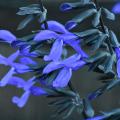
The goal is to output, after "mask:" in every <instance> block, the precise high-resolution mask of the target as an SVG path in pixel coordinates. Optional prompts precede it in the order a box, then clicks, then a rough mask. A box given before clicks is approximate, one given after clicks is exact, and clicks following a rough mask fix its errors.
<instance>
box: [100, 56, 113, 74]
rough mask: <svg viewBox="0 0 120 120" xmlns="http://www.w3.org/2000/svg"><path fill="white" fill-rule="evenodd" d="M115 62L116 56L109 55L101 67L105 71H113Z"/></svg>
mask: <svg viewBox="0 0 120 120" xmlns="http://www.w3.org/2000/svg"><path fill="white" fill-rule="evenodd" d="M113 63H114V56H113V55H112V56H107V57H106V59H105V61H104V63H103V64H102V65H99V66H98V67H99V69H101V70H102V71H104V72H105V73H109V72H113V70H112V66H113Z"/></svg>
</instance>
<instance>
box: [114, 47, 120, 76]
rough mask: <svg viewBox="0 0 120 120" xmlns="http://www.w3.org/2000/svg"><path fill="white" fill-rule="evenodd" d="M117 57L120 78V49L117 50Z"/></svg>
mask: <svg viewBox="0 0 120 120" xmlns="http://www.w3.org/2000/svg"><path fill="white" fill-rule="evenodd" d="M115 52H116V57H117V74H118V77H119V78H120V48H115Z"/></svg>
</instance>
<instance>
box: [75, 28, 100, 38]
mask: <svg viewBox="0 0 120 120" xmlns="http://www.w3.org/2000/svg"><path fill="white" fill-rule="evenodd" d="M99 33H100V31H99V30H98V29H89V30H85V31H83V32H78V33H75V34H76V35H77V36H79V37H86V36H90V35H93V34H99Z"/></svg>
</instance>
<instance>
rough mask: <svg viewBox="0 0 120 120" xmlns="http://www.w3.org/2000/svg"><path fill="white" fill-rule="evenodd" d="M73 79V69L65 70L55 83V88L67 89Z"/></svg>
mask: <svg viewBox="0 0 120 120" xmlns="http://www.w3.org/2000/svg"><path fill="white" fill-rule="evenodd" d="M71 77H72V69H70V68H63V69H62V70H61V71H60V73H59V74H58V76H57V77H56V79H55V80H54V82H53V87H66V86H67V85H68V82H69V80H70V78H71Z"/></svg>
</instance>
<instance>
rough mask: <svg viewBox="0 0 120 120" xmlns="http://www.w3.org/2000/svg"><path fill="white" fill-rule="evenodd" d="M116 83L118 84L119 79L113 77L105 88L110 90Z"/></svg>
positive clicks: (119, 82)
mask: <svg viewBox="0 0 120 120" xmlns="http://www.w3.org/2000/svg"><path fill="white" fill-rule="evenodd" d="M117 85H120V80H119V79H113V80H111V81H110V82H109V83H108V86H107V90H111V89H112V88H113V87H116V86H117Z"/></svg>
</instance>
